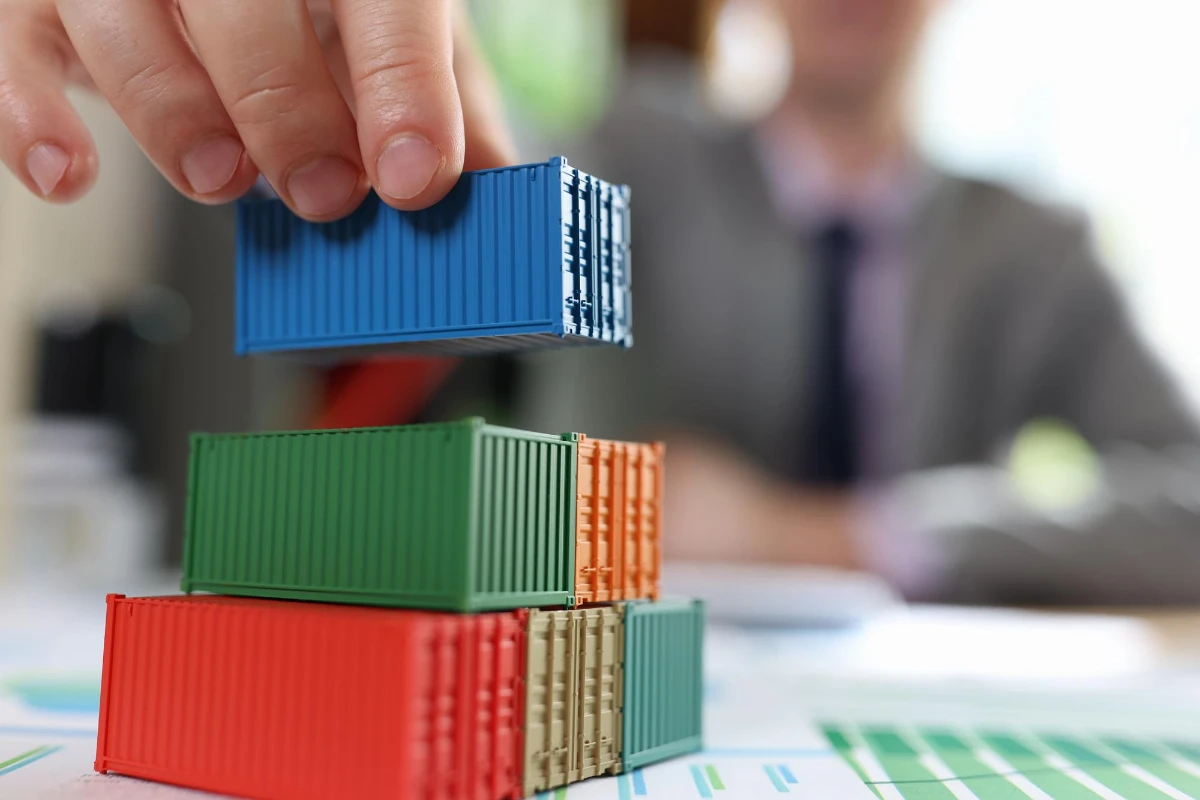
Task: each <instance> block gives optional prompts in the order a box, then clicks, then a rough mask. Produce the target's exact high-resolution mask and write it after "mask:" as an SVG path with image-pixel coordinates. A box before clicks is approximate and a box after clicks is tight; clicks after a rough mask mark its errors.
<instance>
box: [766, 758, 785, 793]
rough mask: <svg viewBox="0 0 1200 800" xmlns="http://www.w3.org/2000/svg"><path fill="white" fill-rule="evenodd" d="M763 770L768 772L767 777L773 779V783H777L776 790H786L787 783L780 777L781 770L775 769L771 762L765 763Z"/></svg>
mask: <svg viewBox="0 0 1200 800" xmlns="http://www.w3.org/2000/svg"><path fill="white" fill-rule="evenodd" d="M763 771H764V772H766V773H767V777H768V778H770V779H771V783H773V784H775V791H777V792H786V791H787V790H788V788H787V784H786V783H784V782H783V778H781V777H779V770H777V769H775V767H774V766H772V765H771V764H764V765H763Z"/></svg>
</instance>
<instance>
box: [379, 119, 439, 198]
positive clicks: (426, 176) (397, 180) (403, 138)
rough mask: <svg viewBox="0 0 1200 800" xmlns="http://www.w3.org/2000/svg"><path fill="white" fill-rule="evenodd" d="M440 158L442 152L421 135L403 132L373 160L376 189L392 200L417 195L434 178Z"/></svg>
mask: <svg viewBox="0 0 1200 800" xmlns="http://www.w3.org/2000/svg"><path fill="white" fill-rule="evenodd" d="M442 161H443V158H442V154H441V153H440V152H439V151H438V149H437V148H436V147H434V146H433V143H432V142H430V141H429V140H428V139H426V138H425V137H424V136H421V135H419V134H415V133H402V134H400V135H399V136H397V137H396V138H394V139H392V141H391V142H389V143H388V146H387V147H385V148H384V150H383V153H382V154H381V155H380V156H379V161H378V162H376V164H375V174H376V175H377V176H378V179H379V191H381V192H382V193H383V194H385V195H387V196H388V197H391V198H393V199H395V200H409V199H411V198H413V197H416V196H417V195H419V194H420V193H421V192H423V191H425V187H426V186H428V185H429V183H430V182H431V181H432V180H433V176H434V175H435V174H436V173H437V171H438V169H439V168H441V166H442Z"/></svg>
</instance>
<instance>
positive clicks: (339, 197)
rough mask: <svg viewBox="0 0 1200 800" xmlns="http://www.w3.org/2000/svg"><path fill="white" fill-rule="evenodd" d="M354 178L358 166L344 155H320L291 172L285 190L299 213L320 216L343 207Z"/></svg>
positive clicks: (353, 187)
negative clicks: (339, 156) (343, 156)
mask: <svg viewBox="0 0 1200 800" xmlns="http://www.w3.org/2000/svg"><path fill="white" fill-rule="evenodd" d="M358 179H359V172H358V169H357V168H356V167H355V166H354V165H353V164H351V163H350V162H349V161H347V160H346V159H344V158H338V157H337V156H322V157H321V158H318V159H316V160H314V161H310V162H309V163H307V164H305V165H304V166H302V167H300V168H298V169H296V170H295V171H293V172H292V174H291V175H290V176H289V177H288V179H287V193H288V195H289V196H290V197H291V198H292V203H293V204H295V206H296V209H297V210H298V211H299V212H300V213H302V214H307V215H308V216H311V217H324V216H326V215H328V214H333V213H335V212H337V211H339V210H341V209H342V208H345V206H346V203H347V202H348V201H349V200H350V195H352V194H354V191H355V189H357V188H358Z"/></svg>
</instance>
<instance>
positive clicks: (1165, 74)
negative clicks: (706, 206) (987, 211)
mask: <svg viewBox="0 0 1200 800" xmlns="http://www.w3.org/2000/svg"><path fill="white" fill-rule="evenodd" d="M1197 30H1200V3H1197V2H1195V0H1100V1H1099V2H1097V0H955V1H954V2H950V3H945V4H944V8H943V11H942V12H941V15H940V17H939V18H938V19H937V20H936V22H935V24H934V25H933V27H932V29H931V31H930V35H929V37H928V40H927V42H926V47H925V51H924V54H923V58H922V60H921V64H920V69H919V70H918V80H917V84H916V91H915V92H914V94H913V100H914V102H913V111H914V119H915V121H916V123H917V128H918V131H919V133H920V138H921V141H922V143H923V144H924V145H925V147H926V149H927V150H928V151H929V152H930V153H931V154H932V155H933V156H934V158H935V159H937V160H939V161H941V162H942V163H945V164H947V165H949V166H951V167H955V168H958V169H961V170H965V171H968V172H971V173H974V174H982V175H989V176H993V177H998V178H1001V179H1004V180H1007V181H1009V182H1012V183H1015V184H1017V185H1018V186H1020V187H1022V188H1024V189H1026V190H1028V191H1032V192H1034V193H1035V194H1038V195H1041V196H1042V197H1044V198H1047V199H1051V200H1054V201H1062V202H1068V203H1070V204H1072V205H1074V206H1076V207H1080V208H1082V209H1083V210H1084V211H1086V212H1087V213H1088V215H1089V218H1090V220H1091V222H1092V225H1093V228H1094V231H1095V233H1096V235H1097V236H1096V238H1097V243H1098V244H1099V246H1100V247H1101V250H1102V253H1103V256H1104V258H1105V259H1106V261H1107V263H1108V265H1109V266H1110V267H1111V268H1112V270H1113V273H1114V275H1115V276H1116V277H1117V279H1118V280H1119V281H1120V283H1121V284H1122V286H1123V287H1124V289H1125V290H1126V291H1127V293H1128V296H1129V297H1130V299H1131V301H1132V306H1133V309H1134V311H1135V313H1136V316H1137V318H1138V320H1139V322H1140V323H1141V324H1142V327H1143V329H1144V331H1145V332H1146V334H1147V336H1148V338H1149V339H1150V341H1151V342H1152V343H1153V344H1154V345H1155V346H1156V348H1157V349H1158V350H1159V352H1161V353H1162V354H1163V356H1164V357H1165V358H1166V360H1167V362H1168V363H1169V364H1170V365H1171V366H1172V367H1173V368H1174V371H1175V372H1176V374H1177V375H1178V376H1179V377H1180V378H1181V379H1182V383H1183V386H1184V388H1185V389H1186V391H1187V392H1188V393H1189V394H1190V395H1191V398H1192V399H1193V400H1194V401H1195V400H1200V350H1197V349H1196V348H1195V347H1194V346H1193V345H1192V341H1193V339H1194V326H1195V323H1194V318H1195V316H1196V302H1197V301H1196V298H1198V297H1200V270H1197V269H1196V267H1197V266H1198V265H1200V256H1198V255H1197V250H1196V245H1195V235H1194V226H1195V222H1194V219H1193V218H1194V217H1195V214H1196V210H1197V208H1198V206H1197V203H1196V200H1195V187H1196V186H1197V185H1200V91H1197V90H1196V81H1195V77H1196V75H1200V48H1198V47H1196V46H1195V37H1196V31H1197Z"/></svg>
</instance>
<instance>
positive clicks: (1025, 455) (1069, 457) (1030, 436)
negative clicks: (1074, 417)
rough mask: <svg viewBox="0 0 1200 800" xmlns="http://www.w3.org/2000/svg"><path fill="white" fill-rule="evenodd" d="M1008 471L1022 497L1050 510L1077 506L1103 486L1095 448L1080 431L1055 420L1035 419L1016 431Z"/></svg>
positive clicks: (1032, 503)
mask: <svg viewBox="0 0 1200 800" xmlns="http://www.w3.org/2000/svg"><path fill="white" fill-rule="evenodd" d="M1008 470H1009V477H1010V479H1011V480H1012V483H1013V488H1014V489H1015V490H1016V491H1017V493H1018V494H1019V495H1020V496H1021V498H1022V499H1024V500H1025V502H1027V503H1029V504H1030V505H1032V506H1035V507H1037V508H1042V509H1045V510H1047V511H1057V510H1065V509H1071V508H1075V507H1077V506H1079V505H1080V504H1081V503H1083V502H1085V501H1087V500H1088V499H1089V498H1091V496H1092V494H1093V493H1094V492H1095V491H1096V489H1098V488H1099V487H1100V479H1101V475H1100V462H1099V457H1098V456H1097V454H1096V452H1095V450H1094V449H1093V448H1092V446H1091V445H1090V444H1088V442H1087V440H1086V439H1084V438H1083V436H1082V435H1081V434H1080V433H1079V432H1078V431H1077V430H1075V429H1074V428H1073V427H1071V426H1070V425H1068V424H1067V423H1065V422H1063V421H1061V420H1056V419H1038V420H1034V421H1032V422H1030V423H1029V424H1027V425H1026V426H1025V427H1024V428H1022V429H1021V430H1020V431H1019V432H1018V433H1017V436H1016V437H1015V439H1014V441H1013V444H1012V447H1011V449H1010V452H1009V461H1008Z"/></svg>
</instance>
